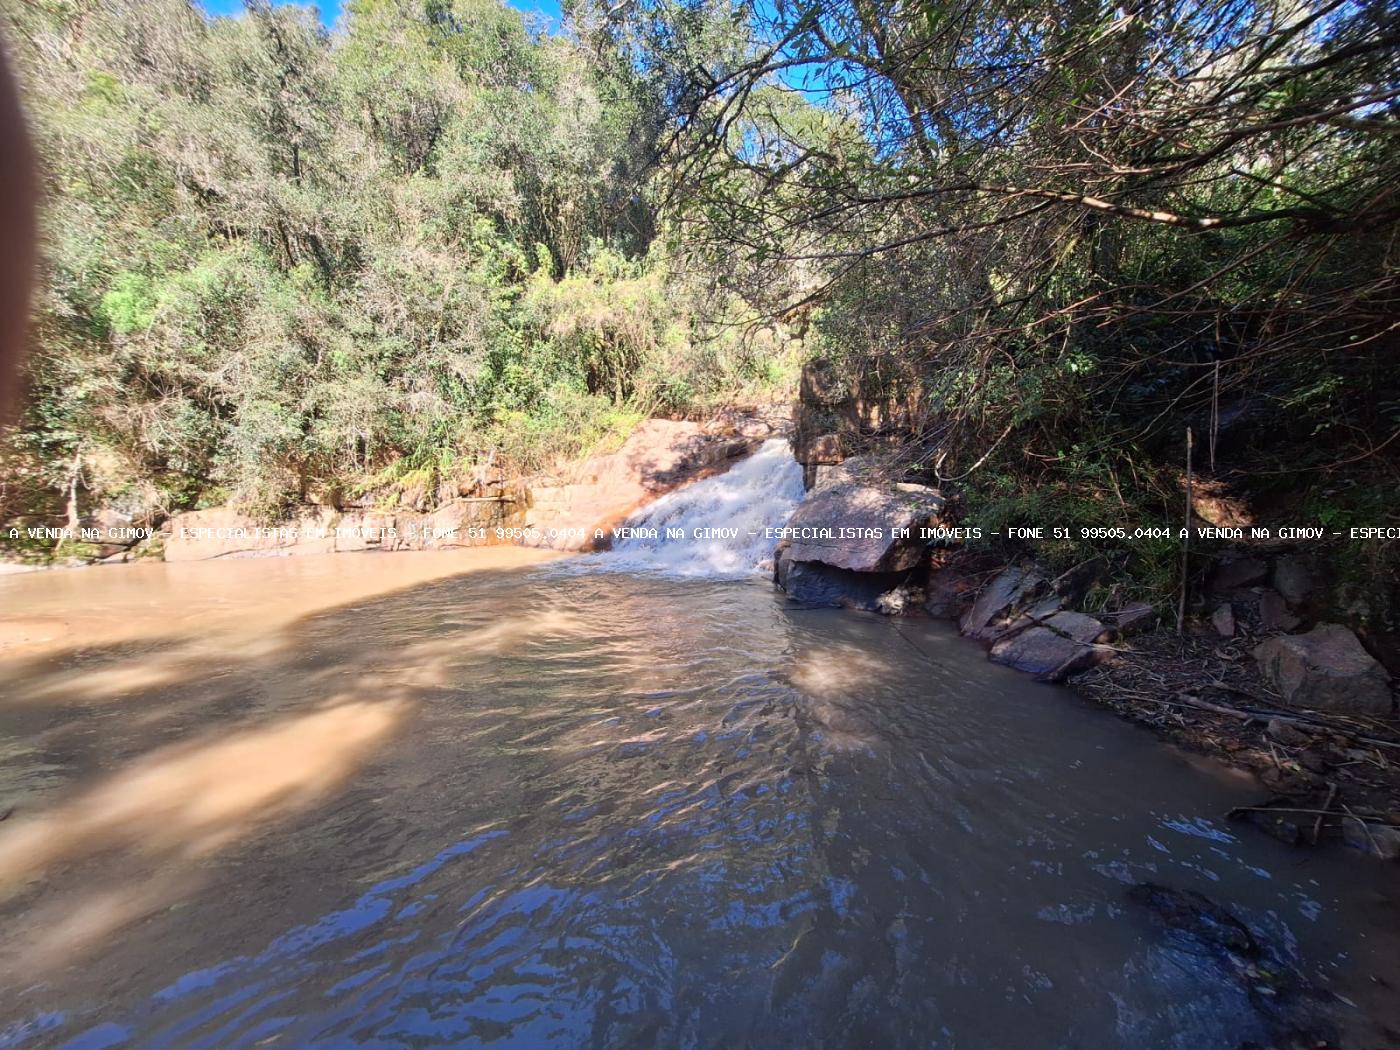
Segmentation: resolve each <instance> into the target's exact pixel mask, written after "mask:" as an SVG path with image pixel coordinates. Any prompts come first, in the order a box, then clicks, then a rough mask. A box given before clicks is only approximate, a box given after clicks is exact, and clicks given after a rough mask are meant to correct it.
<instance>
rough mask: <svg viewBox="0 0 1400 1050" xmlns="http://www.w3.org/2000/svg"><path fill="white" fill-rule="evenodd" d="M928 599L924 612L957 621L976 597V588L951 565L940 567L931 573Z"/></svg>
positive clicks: (942, 618)
mask: <svg viewBox="0 0 1400 1050" xmlns="http://www.w3.org/2000/svg"><path fill="white" fill-rule="evenodd" d="M927 593H928V598H927V600H926V601H925V602H924V611H925V612H926V613H928V614H929V615H930V616H932V617H935V618H936V619H940V620H956V619H957V618H958V617H959V616H961V615H962V613H963V610H964V609H965V608H967V605H968V603H969V602H971V601H972V600H973V599H974V598H975V597H976V587H975V586H974V584H973V583H972V581H971V580H970V579H968V577H967V576H966V575H965V574H964V573H962V572H961V571H959V570H958V569H956V568H955V567H953V566H951V565H940V566H938V567H937V568H935V569H934V570H933V571H932V572H930V573H929V577H928V587H927Z"/></svg>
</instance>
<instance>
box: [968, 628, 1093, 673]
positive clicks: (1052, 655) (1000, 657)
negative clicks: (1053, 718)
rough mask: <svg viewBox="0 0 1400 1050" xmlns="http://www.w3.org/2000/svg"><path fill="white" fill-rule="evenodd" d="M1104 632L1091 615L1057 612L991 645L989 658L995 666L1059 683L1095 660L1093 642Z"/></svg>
mask: <svg viewBox="0 0 1400 1050" xmlns="http://www.w3.org/2000/svg"><path fill="white" fill-rule="evenodd" d="M1105 633H1106V629H1105V628H1104V625H1103V624H1101V623H1100V622H1099V621H1098V620H1095V619H1094V618H1093V617H1092V616H1085V615H1084V614H1083V613H1076V612H1057V613H1054V614H1053V615H1051V616H1049V617H1047V618H1046V619H1044V620H1043V621H1041V622H1039V623H1037V624H1036V625H1035V626H1032V627H1027V628H1025V629H1024V630H1020V631H1017V632H1016V633H1014V634H1010V635H1007V636H1006V637H1003V638H1000V639H998V640H997V641H996V642H993V643H992V650H991V653H990V654H989V655H990V656H991V659H992V660H993V661H994V662H996V663H999V664H1006V665H1007V666H1008V667H1014V668H1016V669H1017V670H1018V671H1028V672H1029V673H1031V674H1034V675H1037V676H1039V677H1041V678H1045V679H1049V680H1052V681H1059V680H1060V679H1062V678H1063V677H1064V676H1065V675H1067V674H1071V673H1073V672H1074V671H1078V670H1082V669H1083V668H1085V667H1087V666H1089V665H1090V664H1091V663H1093V662H1094V660H1096V659H1097V658H1098V656H1099V650H1098V649H1096V648H1095V646H1094V643H1095V642H1096V641H1098V640H1099V639H1100V638H1101V637H1103V636H1104V635H1105Z"/></svg>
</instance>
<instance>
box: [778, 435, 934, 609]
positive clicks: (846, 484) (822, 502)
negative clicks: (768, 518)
mask: <svg viewBox="0 0 1400 1050" xmlns="http://www.w3.org/2000/svg"><path fill="white" fill-rule="evenodd" d="M943 506H944V501H943V497H942V496H941V495H940V494H939V493H938V492H936V491H935V490H933V489H929V488H925V487H923V486H920V485H905V484H889V483H884V482H880V481H878V480H876V479H874V478H873V477H870V476H868V475H867V474H865V473H864V472H863V468H862V464H859V463H857V462H856V461H854V460H852V461H848V463H847V464H844V465H843V467H842V468H841V469H840V470H839V471H838V472H836V473H834V474H832V475H830V476H828V477H825V478H823V479H822V480H821V481H820V482H819V486H818V488H817V489H816V490H815V491H813V492H812V493H811V494H810V495H809V496H808V497H807V498H806V499H805V500H803V502H802V503H801V504H800V505H799V506H798V508H797V510H796V511H794V512H793V514H792V516H791V517H790V518H789V519H788V521H787V525H786V526H785V528H784V538H783V539H782V541H781V542H780V543H779V546H778V549H777V551H776V552H775V555H774V579H775V580H776V581H777V583H778V585H779V586H780V587H782V588H783V590H785V591H786V592H787V595H788V597H789V598H790V599H792V600H793V601H795V602H800V603H802V604H804V605H831V606H840V607H845V608H851V609H866V610H871V611H879V612H886V613H896V612H903V611H906V607H907V606H908V605H909V604H910V603H911V602H914V601H916V600H917V598H916V595H921V593H922V591H921V584H922V575H923V574H924V573H925V571H926V563H927V553H928V540H927V539H926V538H925V537H924V535H923V530H925V529H928V528H930V527H932V526H934V525H936V524H938V522H939V515H940V514H941V513H942V511H943Z"/></svg>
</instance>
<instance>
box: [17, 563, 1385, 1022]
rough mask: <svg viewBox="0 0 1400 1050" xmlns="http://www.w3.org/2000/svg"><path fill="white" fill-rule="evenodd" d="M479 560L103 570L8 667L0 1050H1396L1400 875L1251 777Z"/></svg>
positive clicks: (683, 611) (1072, 718)
mask: <svg viewBox="0 0 1400 1050" xmlns="http://www.w3.org/2000/svg"><path fill="white" fill-rule="evenodd" d="M491 557H493V555H492V553H491V552H473V553H468V554H464V555H462V556H461V557H460V558H458V559H457V560H456V561H452V560H451V559H448V558H447V556H438V555H433V554H403V555H370V556H363V557H357V556H351V555H346V556H335V557H332V558H292V559H266V560H253V561H244V562H238V563H231V562H221V563H210V564H204V565H190V566H180V565H150V566H137V567H133V568H131V569H129V570H116V569H114V570H94V571H95V572H100V573H102V576H101V587H100V588H95V589H94V590H92V591H91V592H90V593H92V594H93V595H94V596H95V597H94V599H93V600H94V601H98V602H107V603H110V608H109V609H108V612H109V613H110V614H111V619H110V621H103V622H108V623H109V626H110V627H112V629H113V631H114V632H115V633H114V634H113V635H112V637H111V638H110V640H109V641H108V642H107V643H106V644H104V645H97V646H93V645H87V646H83V645H72V646H66V647H60V648H57V649H53V648H50V649H48V650H44V651H42V652H37V651H26V650H23V649H21V650H17V651H16V652H15V653H12V654H11V655H10V656H9V657H8V658H6V659H5V661H4V666H5V667H6V668H7V679H8V684H7V685H6V686H5V687H4V692H5V694H6V695H5V700H4V705H3V707H0V742H3V748H4V751H3V754H2V755H0V757H3V764H0V801H5V800H12V801H13V804H14V806H15V815H14V816H13V817H12V818H11V819H9V820H7V821H5V822H3V823H0V888H3V894H4V896H3V898H0V921H3V922H4V924H5V929H6V931H7V934H6V938H5V941H4V945H3V947H0V966H3V984H0V1047H11V1046H25V1047H27V1046H52V1045H63V1046H73V1047H113V1046H140V1047H176V1046H179V1047H252V1046H266V1045H284V1046H298V1047H301V1046H324V1047H331V1046H335V1047H354V1046H363V1047H417V1046H429V1045H441V1046H509V1047H553V1046H560V1047H643V1046H645V1047H650V1046H668V1047H670V1046H685V1047H724V1048H732V1047H746V1046H752V1047H768V1046H804V1047H857V1046H859V1047H865V1046H869V1047H933V1046H938V1047H1022V1046H1024V1047H1107V1046H1124V1047H1182V1048H1192V1050H1200V1048H1209V1047H1221V1048H1235V1047H1239V1046H1241V1045H1246V1044H1249V1043H1257V1044H1259V1045H1270V1040H1273V1039H1276V1038H1278V1032H1279V1031H1280V1030H1282V1029H1280V1028H1279V1027H1278V1025H1279V1023H1280V1022H1279V1017H1280V1016H1281V1014H1280V1009H1281V1010H1282V1013H1283V1014H1286V1015H1289V1016H1291V1015H1292V1014H1294V1013H1300V1015H1301V1014H1308V1015H1312V1014H1317V1015H1318V1016H1325V1018H1327V1023H1329V1024H1332V1025H1334V1026H1335V1027H1336V1029H1337V1030H1339V1031H1340V1033H1341V1034H1342V1036H1343V1040H1342V1042H1343V1045H1348V1044H1351V1045H1358V1046H1373V1045H1383V1043H1382V1042H1381V1041H1382V1040H1383V1039H1384V1038H1386V1031H1385V1029H1384V1028H1383V1026H1384V1025H1386V1024H1393V1023H1394V1017H1393V1016H1388V1015H1393V1012H1394V1009H1395V1006H1394V1002H1393V1000H1394V998H1395V996H1394V995H1393V993H1392V990H1391V989H1390V987H1389V985H1388V984H1387V983H1386V982H1388V980H1390V979H1393V977H1394V976H1395V974H1396V970H1397V963H1396V959H1397V953H1396V937H1395V929H1396V923H1395V922H1394V919H1395V916H1396V914H1397V911H1396V903H1397V895H1396V892H1395V889H1396V888H1395V885H1394V881H1393V878H1392V876H1391V872H1390V869H1388V868H1386V867H1385V866H1383V865H1380V864H1374V863H1369V862H1363V861H1362V860H1361V859H1360V858H1357V857H1355V856H1352V855H1348V854H1342V853H1317V854H1305V853H1300V852H1295V851H1293V850H1290V849H1289V848H1287V847H1285V846H1283V845H1281V844H1278V843H1275V842H1273V841H1271V840H1268V839H1266V838H1263V837H1261V836H1258V835H1255V834H1251V833H1250V832H1248V831H1247V830H1244V829H1238V828H1236V827H1235V826H1232V825H1230V824H1228V823H1227V822H1226V821H1225V820H1224V819H1223V814H1224V813H1225V811H1226V810H1227V809H1229V807H1231V806H1232V805H1235V804H1239V803H1242V802H1246V801H1248V800H1249V799H1251V798H1253V797H1255V789H1252V788H1251V787H1249V786H1248V785H1246V784H1244V783H1241V782H1237V781H1235V780H1233V779H1231V777H1230V775H1229V774H1226V773H1224V772H1222V771H1220V770H1218V769H1214V768H1212V767H1208V766H1201V765H1199V764H1197V763H1195V762H1193V761H1192V760H1190V759H1189V758H1187V757H1186V756H1183V755H1181V754H1180V753H1178V752H1176V751H1173V750H1172V749H1170V748H1168V747H1166V746H1164V745H1163V744H1161V743H1159V742H1157V741H1156V740H1155V739H1154V738H1152V737H1151V736H1149V735H1147V734H1146V733H1144V732H1142V731H1140V730H1137V729H1134V728H1132V727H1129V726H1127V725H1125V724H1123V723H1120V722H1119V721H1117V720H1115V719H1114V718H1112V717H1111V716H1108V715H1106V714H1104V713H1102V712H1099V711H1097V710H1094V709H1091V708H1089V707H1088V706H1086V705H1084V704H1082V703H1081V702H1080V701H1078V700H1077V699H1076V698H1074V697H1073V696H1072V695H1071V694H1069V693H1067V692H1066V691H1064V690H1061V689H1058V688H1055V687H1051V686H1046V685H1040V684H1036V683H1034V682H1032V681H1030V680H1028V679H1027V678H1025V677H1024V676H1021V675H1018V674H1016V673H1014V672H1011V671H1008V670H1006V669H1004V668H1000V667H996V666H993V665H990V664H988V663H987V662H986V661H985V660H984V658H983V655H982V653H981V652H980V650H979V649H978V648H977V647H976V646H975V645H972V644H970V643H968V642H966V641H965V640H963V639H960V638H958V637H957V636H956V635H955V633H954V632H953V631H952V630H951V629H950V628H948V627H947V626H945V625H941V624H936V623H931V622H927V621H917V620H906V621H893V620H886V619H881V618H878V617H873V616H864V615H855V614H848V613H842V612H838V611H813V610H802V609H798V608H794V607H792V606H790V605H789V604H787V603H786V602H785V601H784V600H783V599H782V596H781V595H780V594H777V593H775V592H774V590H773V589H772V588H771V587H770V586H769V585H768V584H767V583H765V582H763V581H761V580H755V579H749V580H740V581H716V580H694V579H691V580H682V579H674V578H667V577H660V576H655V575H647V574H637V573H617V572H608V573H587V572H579V571H577V569H575V568H572V567H570V566H569V564H568V563H560V564H557V565H549V564H545V565H539V564H533V563H523V564H516V563H514V562H512V561H511V560H510V559H509V558H507V559H505V560H500V557H499V556H498V555H497V556H495V557H497V561H494V562H492V561H489V559H490V558H491ZM435 558H438V559H440V560H439V562H437V563H434V562H433V559H435ZM415 559H416V560H415ZM473 559H477V561H475V562H474V561H473ZM481 559H488V560H486V561H482V560H481ZM435 564H436V565H440V566H441V571H442V572H443V573H444V574H445V575H442V576H440V577H439V578H436V579H433V578H427V577H431V576H432V575H433V571H428V570H425V569H424V568H423V567H424V566H428V567H429V569H432V567H433V566H434V565H435ZM473 566H476V568H475V569H474V571H470V572H467V571H464V570H465V569H467V568H472V567H473ZM434 571H436V570H434ZM405 574H408V575H409V576H414V578H415V579H417V582H415V583H414V584H413V585H411V586H407V587H404V588H401V589H397V590H392V589H390V590H387V591H386V590H384V588H379V590H380V591H381V593H371V592H374V591H375V590H376V588H375V587H373V586H370V585H367V584H366V582H365V581H366V578H367V575H369V576H376V577H379V578H382V580H384V581H386V586H387V582H388V581H392V580H394V579H395V578H402V577H403V576H404V575H405ZM415 574H416V576H415ZM46 575H47V576H48V581H47V582H46V581H44V580H40V579H36V578H35V577H27V578H24V579H21V580H11V581H0V585H3V586H5V587H7V588H9V597H11V598H12V599H14V598H16V597H17V596H18V597H19V598H25V596H26V595H27V596H28V597H27V600H26V607H27V608H30V609H31V610H35V609H39V607H41V606H42V605H43V604H44V602H46V601H48V602H51V603H57V604H59V605H61V604H62V601H63V595H62V593H59V594H58V595H57V596H55V594H54V588H55V586H58V587H59V591H60V592H62V590H63V588H64V587H78V586H81V580H79V579H78V577H80V576H82V575H86V574H85V573H72V574H67V578H66V580H61V579H60V574H57V573H52V574H46ZM75 580H76V581H77V582H74V581H75ZM55 581H58V582H57V583H55ZM356 587H358V591H356V592H355V593H356V595H357V596H356V597H354V598H353V600H345V601H344V602H343V603H341V604H337V601H339V599H340V597H341V592H346V593H349V592H350V591H354V590H355V588H356ZM297 595H301V596H302V600H303V602H304V603H305V602H306V598H305V596H306V595H315V596H317V598H316V601H314V602H311V603H309V604H305V607H298V606H297V605H296V600H295V598H296V596H297ZM177 600H178V601H179V603H181V604H183V605H184V606H186V607H194V608H200V609H206V610H208V609H222V610H223V615H222V618H219V617H215V616H212V614H211V618H209V619H207V621H206V623H207V627H200V626H199V624H197V623H196V624H192V623H191V620H190V617H180V616H178V615H176V614H175V613H174V612H173V609H174V608H175V603H176V601H177ZM16 607H17V606H16V605H15V604H14V603H13V602H12V604H11V605H10V607H9V608H10V611H11V614H13V613H14V610H15V608H16ZM123 608H125V609H128V610H137V611H138V615H136V616H135V617H134V619H125V620H124V619H123V618H122V617H121V616H120V615H119V613H120V610H121V609H123ZM162 610H167V611H162ZM39 611H42V610H41V609H39ZM101 612H102V608H101V606H100V605H99V606H94V605H92V604H91V602H90V603H89V604H88V605H87V606H86V607H85V608H84V610H83V613H82V615H83V616H86V617H89V618H90V620H91V622H94V623H95V622H98V621H99V620H100V619H101V616H100V614H101ZM141 625H144V627H143V626H141ZM119 628H120V629H119ZM51 640H52V639H51ZM59 640H60V641H61V640H62V639H59ZM7 804H9V803H8V802H7ZM4 808H5V807H4V806H0V812H2V811H3V810H4ZM1143 882H1151V883H1155V884H1158V885H1160V886H1164V887H1169V888H1172V889H1173V890H1176V889H1179V890H1189V891H1196V892H1199V893H1202V894H1204V895H1205V896H1207V897H1209V898H1210V899H1211V900H1212V901H1214V902H1215V903H1217V904H1218V905H1220V906H1222V907H1224V908H1228V909H1229V910H1230V911H1231V912H1232V913H1233V914H1234V915H1236V916H1237V917H1238V918H1239V919H1240V920H1241V921H1242V922H1243V923H1245V924H1247V926H1248V927H1249V930H1250V932H1251V933H1252V934H1253V936H1254V937H1255V938H1256V939H1257V940H1258V942H1259V943H1260V944H1261V945H1262V946H1264V952H1265V954H1264V955H1263V956H1261V957H1260V958H1259V959H1257V960H1256V961H1255V964H1256V965H1257V966H1258V967H1261V968H1263V969H1265V970H1267V971H1268V972H1269V973H1270V974H1271V975H1274V977H1273V978H1271V980H1274V981H1275V984H1274V987H1277V988H1279V989H1282V993H1281V994H1282V997H1283V998H1285V999H1288V1000H1289V1002H1287V1003H1284V1004H1283V1006H1282V1007H1281V1008H1280V1007H1277V1006H1276V1004H1275V1003H1274V1002H1273V1001H1272V1000H1273V999H1274V998H1276V996H1275V994H1274V993H1273V992H1272V991H1270V992H1268V993H1266V995H1265V996H1263V997H1261V996H1260V995H1259V994H1258V993H1257V989H1256V990H1254V991H1251V990H1250V987H1249V986H1248V984H1247V983H1242V982H1241V981H1240V980H1239V979H1238V967H1237V966H1236V965H1234V964H1233V963H1231V962H1230V961H1229V960H1228V959H1227V958H1226V957H1225V956H1224V955H1223V954H1222V953H1220V952H1219V951H1216V950H1213V949H1212V948H1211V946H1210V945H1209V944H1207V943H1205V942H1202V941H1201V940H1199V939H1198V938H1196V937H1194V936H1193V935H1192V934H1191V933H1190V932H1189V931H1185V932H1184V931H1182V930H1180V929H1172V928H1170V927H1168V926H1163V925H1162V924H1161V923H1160V922H1158V921H1155V920H1156V917H1155V916H1154V915H1153V914H1152V913H1151V911H1150V910H1149V909H1145V908H1143V907H1142V906H1140V905H1139V904H1136V903H1134V901H1133V899H1132V896H1131V888H1132V887H1133V886H1134V885H1136V884H1139V883H1143ZM1306 989H1311V991H1307V990H1306ZM1300 990H1303V991H1300ZM1336 996H1341V997H1343V998H1341V999H1338V998H1335V997H1336ZM1288 1023H1291V1022H1288Z"/></svg>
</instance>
